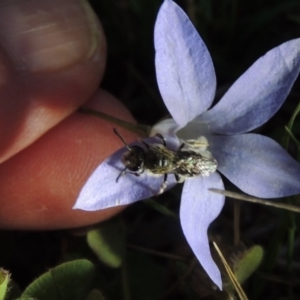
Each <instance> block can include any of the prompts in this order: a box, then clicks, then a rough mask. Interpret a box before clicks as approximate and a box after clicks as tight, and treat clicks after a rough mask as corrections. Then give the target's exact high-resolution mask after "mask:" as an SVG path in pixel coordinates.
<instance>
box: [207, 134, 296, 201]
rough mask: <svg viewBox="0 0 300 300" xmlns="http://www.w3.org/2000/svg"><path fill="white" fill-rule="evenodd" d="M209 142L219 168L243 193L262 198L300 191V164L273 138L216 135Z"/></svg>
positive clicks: (287, 194)
mask: <svg viewBox="0 0 300 300" xmlns="http://www.w3.org/2000/svg"><path fill="white" fill-rule="evenodd" d="M209 144H210V150H211V152H212V154H213V156H214V158H215V159H216V160H217V161H218V169H219V171H220V172H222V173H223V174H224V175H225V176H226V177H227V178H228V179H229V180H230V181H231V182H232V183H234V184H235V185H236V186H237V187H239V188H240V189H241V190H242V191H243V192H245V193H247V194H250V195H253V196H256V197H260V198H279V197H285V196H290V195H295V194H300V164H299V163H298V162H297V161H296V160H294V159H293V158H292V157H291V156H290V155H289V154H288V153H287V152H286V151H285V150H284V149H283V148H282V147H281V146H280V145H279V144H277V143H276V142H275V141H273V140H272V139H270V138H268V137H265V136H262V135H259V134H242V135H236V136H213V137H210V138H209Z"/></svg>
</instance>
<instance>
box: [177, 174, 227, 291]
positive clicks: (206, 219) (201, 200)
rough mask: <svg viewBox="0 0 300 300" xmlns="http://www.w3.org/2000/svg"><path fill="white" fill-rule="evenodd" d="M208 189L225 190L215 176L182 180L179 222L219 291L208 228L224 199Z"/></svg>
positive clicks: (218, 212) (217, 175)
mask: <svg viewBox="0 0 300 300" xmlns="http://www.w3.org/2000/svg"><path fill="white" fill-rule="evenodd" d="M209 188H217V189H221V190H223V189H224V185H223V182H222V179H221V177H220V175H219V174H218V173H213V174H211V175H210V176H209V177H201V176H199V177H195V178H192V179H187V180H186V181H185V183H184V187H183V192H182V198H181V207H180V220H181V226H182V229H183V232H184V235H185V237H186V239H187V241H188V243H189V244H190V246H191V248H192V250H193V251H194V253H195V255H196V256H197V258H198V260H199V262H200V263H201V265H202V267H203V268H204V270H205V271H206V272H207V274H208V276H209V277H210V278H211V280H212V281H213V282H214V283H215V284H216V285H217V286H218V287H219V288H220V289H222V279H221V274H220V271H219V269H218V267H217V265H216V264H215V262H214V261H213V259H212V256H211V253H210V249H209V241H208V236H207V229H208V226H209V225H210V223H211V222H212V221H213V220H214V219H215V218H216V217H217V216H218V215H219V214H220V212H221V210H222V208H223V205H224V196H223V195H219V194H215V193H212V192H210V191H208V189H209Z"/></svg>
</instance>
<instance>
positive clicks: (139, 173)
mask: <svg viewBox="0 0 300 300" xmlns="http://www.w3.org/2000/svg"><path fill="white" fill-rule="evenodd" d="M144 171H145V170H144V169H142V170H140V171H139V172H127V169H126V168H125V169H124V170H123V171H122V172H121V173H120V174H119V176H118V177H117V179H116V183H118V181H119V179H120V178H121V177H123V176H125V175H126V174H133V175H135V176H137V177H138V176H140V175H141V174H143V173H144Z"/></svg>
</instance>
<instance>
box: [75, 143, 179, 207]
mask: <svg viewBox="0 0 300 300" xmlns="http://www.w3.org/2000/svg"><path fill="white" fill-rule="evenodd" d="M126 151H128V150H127V149H126V148H125V147H124V148H122V149H121V150H119V151H117V152H116V153H114V154H113V155H112V156H111V157H109V158H108V159H106V160H105V161H104V162H103V163H102V164H100V165H99V166H98V167H97V169H96V170H95V171H94V172H93V173H92V175H91V176H90V177H89V179H88V180H87V182H86V183H85V185H84V186H83V188H82V190H81V191H80V194H79V196H78V199H77V201H76V203H75V205H74V207H73V208H74V209H82V210H88V211H94V210H98V209H105V208H109V207H114V206H119V205H126V204H131V203H134V202H136V201H138V200H142V199H147V198H150V197H152V196H155V195H157V194H158V192H159V190H160V188H161V185H162V183H163V179H164V178H163V176H162V175H152V174H149V173H148V172H147V171H145V172H144V173H143V174H141V175H140V176H135V175H134V174H126V175H125V176H124V177H121V178H119V181H118V182H116V179H117V177H118V176H119V175H120V173H121V172H122V170H123V169H124V165H123V163H122V162H121V158H122V155H123V154H124V152H126ZM175 183H176V181H175V178H174V176H173V175H169V176H168V184H167V189H169V188H171V187H172V186H174V185H175Z"/></svg>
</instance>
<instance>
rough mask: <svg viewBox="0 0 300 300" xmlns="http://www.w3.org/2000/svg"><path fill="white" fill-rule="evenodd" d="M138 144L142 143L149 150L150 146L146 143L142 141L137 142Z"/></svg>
mask: <svg viewBox="0 0 300 300" xmlns="http://www.w3.org/2000/svg"><path fill="white" fill-rule="evenodd" d="M139 142H140V143H142V144H143V145H144V146H145V147H146V148H147V150H149V149H150V145H148V144H147V143H146V142H144V141H142V140H139Z"/></svg>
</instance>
